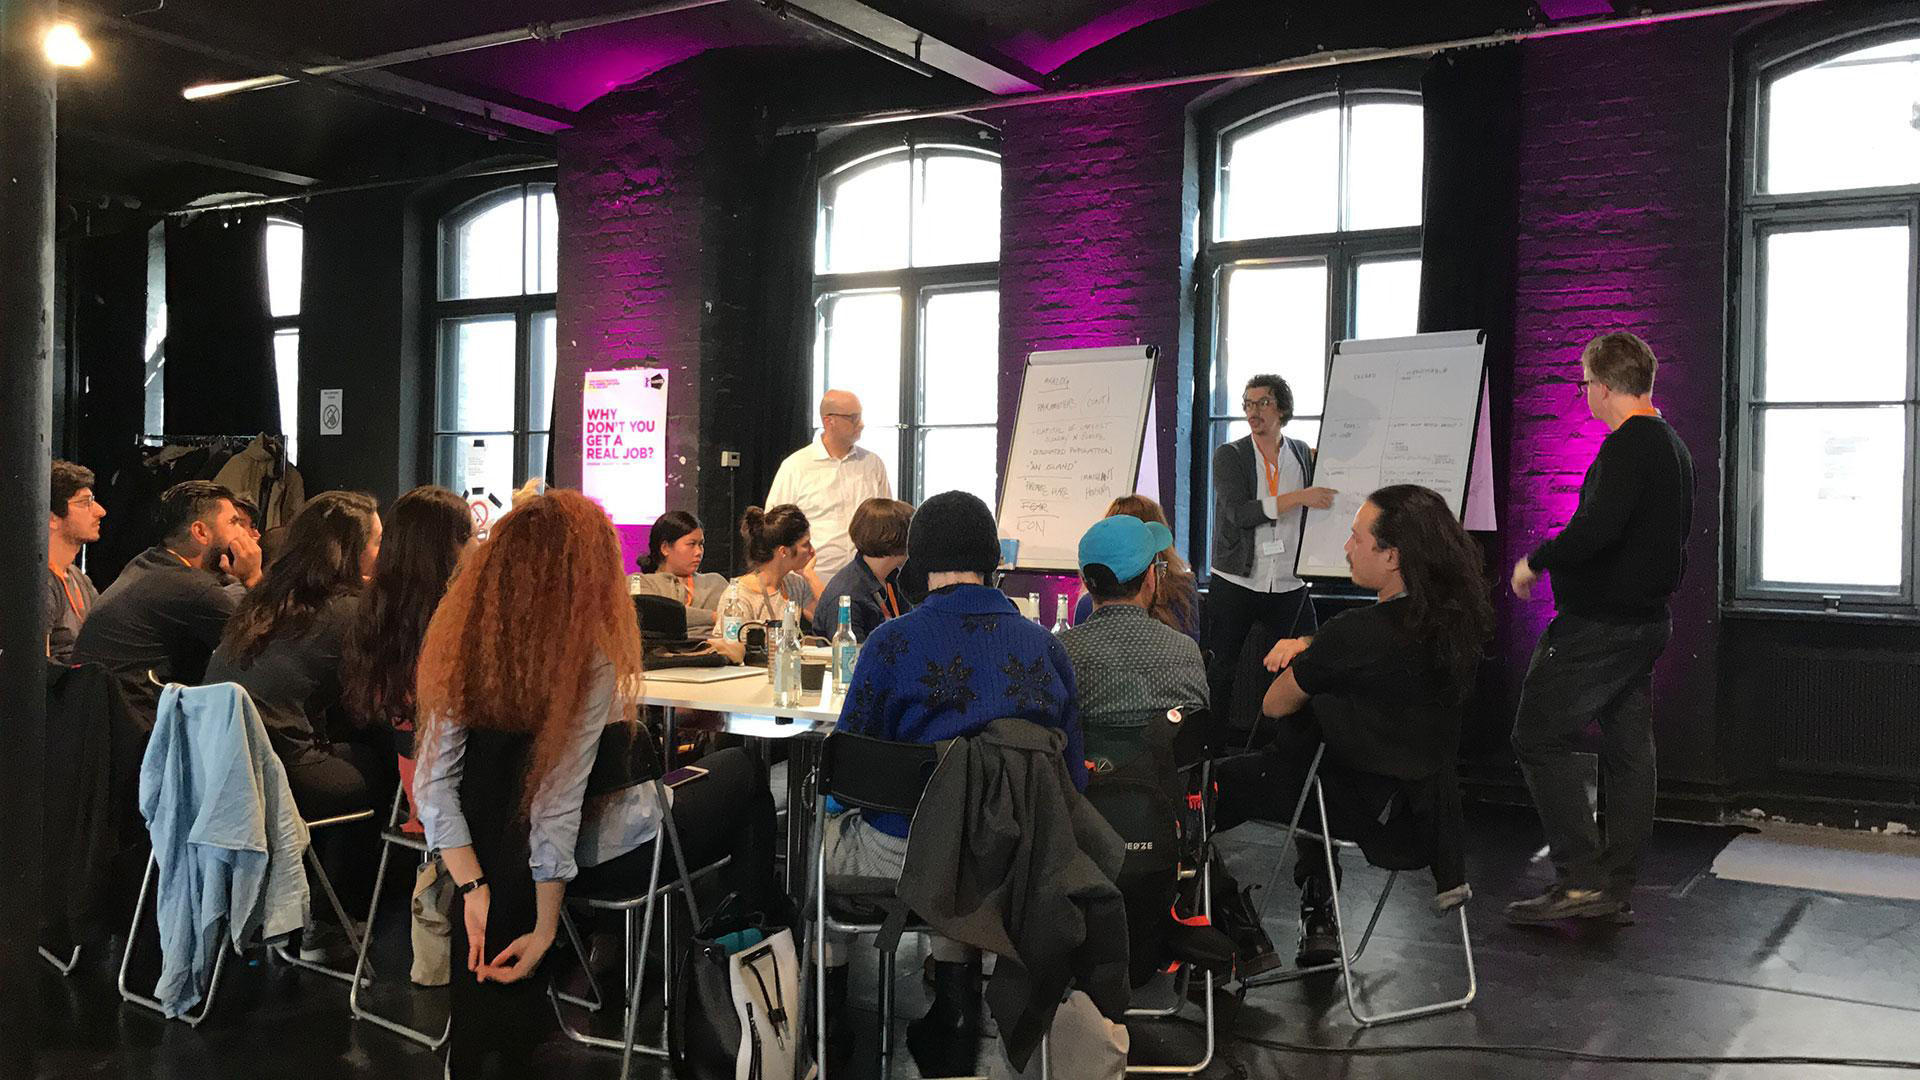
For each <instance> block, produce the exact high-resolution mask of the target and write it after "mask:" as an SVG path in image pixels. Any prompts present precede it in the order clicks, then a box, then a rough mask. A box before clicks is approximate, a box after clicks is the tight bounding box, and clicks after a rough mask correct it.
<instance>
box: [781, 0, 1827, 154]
mask: <svg viewBox="0 0 1920 1080" xmlns="http://www.w3.org/2000/svg"><path fill="white" fill-rule="evenodd" d="M1821 2H1823V0H1736V2H1732V3H1724V4H1712V5H1709V6H1707V7H1698V8H1689V9H1686V10H1683V11H1664V12H1657V13H1649V14H1644V15H1622V16H1610V17H1607V18H1601V19H1592V20H1588V21H1585V22H1577V23H1565V24H1562V25H1558V26H1536V27H1532V28H1529V29H1526V30H1505V31H1501V32H1499V33H1495V34H1481V35H1478V36H1475V37H1465V38H1453V39H1451V40H1448V41H1436V42H1433V43H1431V44H1426V45H1399V46H1394V47H1391V48H1361V49H1330V50H1326V51H1323V52H1315V53H1308V54H1306V55H1304V56H1295V57H1290V58H1288V59H1285V60H1278V61H1275V62H1273V63H1269V64H1259V65H1256V66H1253V67H1243V68H1232V69H1230V70H1226V71H1207V72H1200V73H1198V74H1193V75H1171V76H1167V77H1165V78H1159V79H1144V80H1141V81H1138V82H1126V83H1112V84H1109V85H1106V86H1088V87H1080V88H1077V89H1073V90H1043V91H1038V92H1036V93H1031V94H1008V95H1006V96H1004V97H997V98H988V99H986V100H985V101H975V102H970V103H968V104H964V105H949V106H945V107H941V108H932V109H893V110H887V111H883V112H875V113H864V114H861V115H857V116H842V117H831V118H827V119H821V120H803V121H797V122H795V123H791V124H783V125H781V126H780V129H779V133H780V134H782V135H803V134H811V133H814V132H820V131H831V130H835V129H839V128H859V127H877V126H879V125H882V124H904V123H910V122H912V121H916V120H937V119H942V118H948V117H957V116H966V115H968V114H971V113H978V112H991V111H994V110H998V109H1017V108H1019V107H1021V106H1023V105H1046V104H1050V103H1055V102H1062V101H1078V100H1083V99H1086V98H1100V97H1113V96H1117V95H1121V94H1137V93H1142V92H1145V91H1149V90H1166V89H1170V88H1173V87H1178V86H1197V85H1201V84H1205V83H1216V82H1227V81H1230V80H1233V79H1253V78H1259V77H1261V76H1265V75H1279V74H1283V73H1285V72H1289V71H1309V70H1315V69H1320V68H1333V67H1343V66H1346V65H1349V64H1365V63H1370V62H1373V61H1377V60H1400V59H1407V58H1421V57H1430V56H1436V55H1439V54H1441V53H1448V52H1458V51H1460V50H1462V49H1478V48H1486V47H1489V46H1494V45H1517V44H1519V43H1521V42H1525V41H1540V40H1543V39H1546V38H1556V37H1570V36H1572V35H1575V34H1591V33H1597V32H1599V31H1603V30H1630V29H1634V28H1636V27H1645V26H1656V25H1659V24H1662V23H1670V22H1684V21H1686V20H1689V19H1707V18H1713V17H1716V16H1721V15H1739V14H1743V13H1746V12H1754V11H1766V10H1769V9H1773V8H1787V7H1801V6H1805V5H1808V4H1817V3H1821Z"/></svg>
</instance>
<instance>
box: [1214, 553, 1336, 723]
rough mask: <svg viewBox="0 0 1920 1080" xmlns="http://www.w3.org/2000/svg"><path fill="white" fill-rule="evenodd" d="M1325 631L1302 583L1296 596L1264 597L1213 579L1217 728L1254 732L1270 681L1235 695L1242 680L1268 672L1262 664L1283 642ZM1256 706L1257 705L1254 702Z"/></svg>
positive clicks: (1219, 577)
mask: <svg viewBox="0 0 1920 1080" xmlns="http://www.w3.org/2000/svg"><path fill="white" fill-rule="evenodd" d="M1319 628H1320V622H1319V619H1318V618H1317V617H1316V616H1315V615H1314V611H1313V598H1312V597H1311V596H1309V595H1308V593H1307V588H1306V586H1304V585H1302V586H1301V587H1300V588H1298V589H1294V590H1293V591H1291V592H1283V593H1264V592H1255V591H1253V590H1252V589H1247V588H1243V587H1241V586H1239V585H1235V584H1234V583H1233V582H1231V581H1228V580H1226V579H1225V578H1222V577H1221V576H1220V575H1218V574H1215V575H1214V576H1213V583H1212V584H1211V585H1209V586H1208V587H1207V619H1206V628H1205V635H1204V636H1205V638H1206V644H1207V651H1208V652H1210V653H1212V654H1213V655H1212V659H1211V663H1210V667H1209V668H1208V671H1207V687H1208V690H1209V691H1210V694H1209V696H1210V697H1211V698H1212V701H1213V717H1214V722H1215V723H1217V724H1224V725H1226V726H1227V727H1230V728H1238V729H1247V728H1251V727H1252V726H1253V724H1254V722H1255V721H1256V720H1257V719H1258V717H1259V713H1258V712H1256V711H1253V710H1254V709H1256V708H1257V703H1258V702H1259V700H1260V698H1261V696H1262V695H1264V694H1265V693H1266V690H1267V684H1266V682H1264V681H1261V682H1260V683H1259V686H1258V687H1251V686H1242V687H1240V688H1239V690H1240V692H1239V693H1236V692H1235V687H1234V683H1235V682H1236V681H1237V680H1245V679H1249V678H1251V679H1255V680H1257V679H1258V677H1259V676H1260V675H1264V674H1265V669H1264V668H1260V667H1259V666H1258V664H1259V660H1260V658H1263V657H1265V656H1266V654H1267V651H1268V650H1269V649H1271V648H1273V643H1274V642H1276V641H1278V640H1280V639H1281V638H1287V637H1301V636H1303V635H1307V634H1311V633H1313V632H1314V631H1315V630H1318V629H1319ZM1250 636H1251V637H1254V638H1255V639H1256V640H1255V643H1254V644H1255V647H1256V649H1257V651H1258V652H1259V654H1260V655H1259V657H1255V658H1254V661H1253V664H1252V665H1248V664H1246V663H1245V662H1244V659H1245V656H1244V654H1245V651H1246V648H1247V644H1248V638H1249V637H1250ZM1249 703H1252V704H1249Z"/></svg>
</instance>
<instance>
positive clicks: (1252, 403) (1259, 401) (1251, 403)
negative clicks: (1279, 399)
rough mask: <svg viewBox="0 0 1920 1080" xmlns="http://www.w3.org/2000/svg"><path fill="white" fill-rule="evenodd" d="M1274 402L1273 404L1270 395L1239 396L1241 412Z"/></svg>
mask: <svg viewBox="0 0 1920 1080" xmlns="http://www.w3.org/2000/svg"><path fill="white" fill-rule="evenodd" d="M1274 404H1275V402H1274V400H1273V399H1272V398H1270V397H1261V398H1241V399H1240V410H1241V411H1242V412H1245V411H1246V410H1248V409H1264V408H1267V407H1268V406H1271V405H1274Z"/></svg>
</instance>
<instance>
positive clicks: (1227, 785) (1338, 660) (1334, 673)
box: [1217, 484, 1493, 967]
mask: <svg viewBox="0 0 1920 1080" xmlns="http://www.w3.org/2000/svg"><path fill="white" fill-rule="evenodd" d="M1346 553H1347V565H1348V566H1349V567H1351V568H1352V571H1353V582H1354V584H1356V585H1359V586H1361V587H1362V588H1366V589H1371V590H1373V592H1374V595H1375V597H1376V598H1377V601H1378V602H1377V603H1374V604H1371V605H1369V606H1367V607H1363V608H1358V609H1356V610H1353V611H1347V612H1343V613H1341V614H1340V615H1337V616H1335V617H1334V618H1332V619H1329V620H1328V621H1327V624H1326V625H1325V626H1323V627H1321V628H1320V632H1319V633H1318V634H1315V635H1314V636H1313V637H1311V638H1289V639H1287V640H1284V641H1281V642H1280V643H1279V645H1277V646H1275V647H1274V650H1273V652H1272V653H1270V654H1269V655H1268V658H1267V665H1268V667H1269V668H1270V669H1273V670H1276V671H1278V672H1279V675H1278V677H1277V678H1275V679H1274V680H1273V683H1272V685H1270V686H1269V687H1268V688H1267V693H1266V697H1265V699H1264V700H1263V702H1262V712H1263V713H1264V714H1265V715H1267V716H1277V717H1282V718H1283V719H1282V721H1281V724H1280V732H1279V736H1278V737H1277V738H1276V739H1275V741H1274V742H1273V744H1272V745H1270V746H1268V747H1267V748H1266V749H1265V750H1262V751H1260V752H1257V753H1253V754H1247V755H1244V756H1242V757H1238V758H1234V759H1231V760H1229V761H1226V762H1223V763H1222V764H1221V766H1220V770H1219V781H1220V783H1219V789H1220V803H1219V812H1218V817H1217V820H1218V822H1219V827H1220V828H1221V829H1230V828H1232V827H1233V826H1235V825H1237V824H1239V823H1240V822H1242V821H1246V820H1248V819H1249V818H1258V819H1261V820H1264V821H1286V820H1287V819H1288V818H1289V817H1291V816H1292V814H1293V808H1294V806H1295V804H1296V803H1297V802H1298V800H1299V798H1300V794H1301V792H1302V791H1303V790H1304V789H1305V786H1306V781H1307V771H1308V768H1309V767H1310V765H1311V763H1312V761H1313V754H1314V750H1315V748H1316V747H1317V746H1318V745H1320V744H1321V743H1323V742H1324V743H1325V744H1326V754H1325V756H1324V757H1323V758H1322V760H1321V762H1320V779H1321V781H1322V783H1323V784H1324V785H1325V788H1326V798H1327V815H1328V817H1329V818H1330V819H1331V820H1330V821H1328V822H1327V823H1326V824H1327V827H1328V828H1330V829H1331V831H1332V833H1333V835H1334V836H1336V837H1339V838H1340V839H1343V840H1353V841H1355V842H1358V843H1359V844H1360V845H1361V847H1362V848H1363V849H1365V848H1367V847H1368V845H1369V844H1370V843H1371V842H1373V841H1375V840H1376V839H1379V838H1382V837H1384V836H1385V835H1386V834H1387V832H1388V831H1389V830H1391V829H1394V828H1396V827H1397V823H1396V821H1395V819H1396V817H1397V816H1398V815H1399V814H1401V813H1403V812H1404V811H1405V810H1406V808H1407V807H1408V806H1409V804H1410V803H1411V802H1412V801H1413V800H1414V799H1416V798H1417V797H1418V796H1417V795H1416V794H1414V793H1415V792H1416V791H1417V790H1418V789H1419V788H1420V787H1421V786H1423V785H1426V784H1428V783H1430V782H1432V781H1433V780H1435V778H1436V777H1445V776H1447V775H1448V774H1450V773H1451V772H1452V770H1453V768H1454V763H1455V757H1456V754H1457V752H1458V749H1459V742H1460V722H1461V715H1462V713H1463V711H1464V707H1465V703H1466V700H1467V698H1468V697H1469V696H1471V694H1472V693H1473V688H1474V681H1475V673H1476V670H1477V669H1478V667H1479V664H1480V659H1481V657H1482V655H1483V654H1484V651H1485V649H1486V644H1487V641H1488V639H1489V638H1491V637H1492V636H1493V607H1492V604H1491V602H1490V601H1489V599H1488V592H1489V589H1488V584H1487V582H1486V581H1485V580H1484V575H1483V574H1482V572H1481V554H1480V549H1479V547H1478V546H1477V545H1475V544H1474V542H1473V540H1472V539H1471V538H1470V537H1468V536H1467V533H1466V530H1465V529H1462V528H1461V527H1460V522H1459V519H1457V518H1456V517H1455V516H1454V514H1453V511H1452V510H1451V509H1450V508H1449V507H1448V506H1447V503H1446V500H1444V499H1442V498H1441V497H1440V496H1439V495H1437V494H1435V493H1434V492H1432V491H1430V490H1428V489H1426V488H1423V487H1419V486H1417V485H1413V484H1396V485H1393V486H1392V487H1384V488H1381V489H1380V490H1378V491H1376V492H1374V493H1373V494H1372V495H1369V496H1368V497H1367V501H1366V502H1365V503H1364V504H1363V505H1362V506H1361V507H1360V511H1359V513H1357V514H1355V515H1354V519H1353V531H1352V534H1351V535H1349V536H1348V538H1347V545H1346ZM1301 826H1302V827H1303V828H1306V829H1309V830H1311V831H1313V832H1316V833H1319V832H1323V831H1324V830H1323V829H1322V828H1321V827H1320V823H1319V822H1318V820H1317V815H1315V814H1314V812H1313V810H1312V808H1311V807H1309V809H1308V811H1307V813H1306V815H1304V816H1303V817H1302V819H1301ZM1293 873H1294V881H1295V882H1296V883H1297V884H1298V885H1300V888H1301V896H1300V922H1301V940H1300V951H1299V953H1298V954H1297V956H1296V957H1295V960H1296V962H1297V963H1299V964H1300V966H1302V967H1312V966H1317V965H1319V964H1325V963H1331V962H1332V961H1334V960H1336V959H1337V958H1338V956H1339V950H1340V942H1339V938H1338V936H1337V934H1336V933H1335V928H1334V923H1333V910H1332V900H1333V888H1334V882H1333V881H1331V880H1329V879H1328V877H1327V871H1326V859H1325V856H1324V855H1323V853H1322V852H1321V850H1320V846H1319V844H1318V843H1317V842H1315V841H1308V840H1302V841H1301V842H1300V845H1299V858H1298V860H1297V861H1296V862H1295V864H1294V871H1293Z"/></svg>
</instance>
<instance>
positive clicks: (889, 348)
mask: <svg viewBox="0 0 1920 1080" xmlns="http://www.w3.org/2000/svg"><path fill="white" fill-rule="evenodd" d="M819 311H820V314H819V316H818V317H817V318H816V319H815V320H814V338H813V348H814V357H815V364H814V370H815V372H816V373H817V374H818V378H819V379H821V380H824V381H823V383H821V384H819V385H816V386H815V387H814V395H813V399H814V401H815V402H818V401H819V400H820V395H821V394H823V393H825V392H826V391H828V390H851V391H852V392H853V393H854V394H855V395H857V396H858V397H859V398H860V411H861V413H862V414H863V418H864V419H865V421H866V425H867V433H866V435H865V437H863V438H862V440H861V445H863V446H867V447H868V448H869V449H873V448H874V447H873V446H872V443H873V442H874V440H875V439H877V438H879V437H880V434H881V433H880V432H879V430H878V429H879V428H881V427H887V426H891V425H894V424H898V423H899V422H900V294H899V293H898V292H895V291H894V290H892V289H887V290H884V291H877V292H859V293H840V294H837V295H833V296H827V297H823V298H822V299H821V301H820V308H819ZM818 419H819V418H818V417H817V416H816V417H815V420H816V421H817V420H818Z"/></svg>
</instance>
